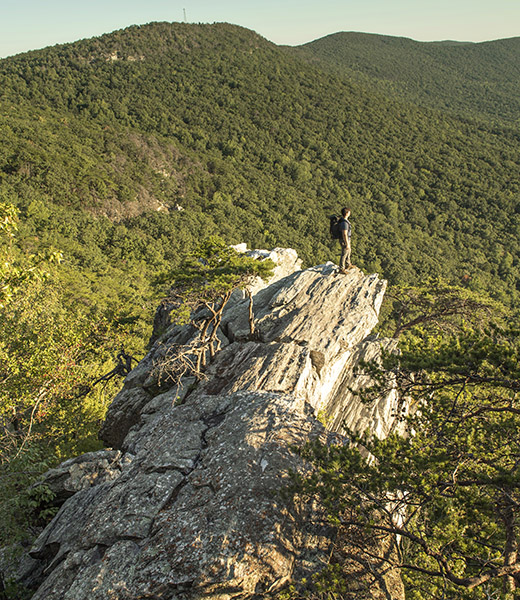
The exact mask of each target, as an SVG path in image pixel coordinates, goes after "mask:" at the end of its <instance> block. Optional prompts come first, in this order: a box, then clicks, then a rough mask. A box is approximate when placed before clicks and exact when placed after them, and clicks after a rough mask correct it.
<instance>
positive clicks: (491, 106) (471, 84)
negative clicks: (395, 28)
mask: <svg viewBox="0 0 520 600" xmlns="http://www.w3.org/2000/svg"><path fill="white" fill-rule="evenodd" d="M299 50H300V51H301V50H304V51H305V52H306V53H307V54H308V55H309V56H310V57H312V58H314V59H318V60H319V63H320V65H322V66H324V67H326V66H329V67H333V68H334V69H335V70H336V71H337V72H340V73H343V74H344V75H347V76H348V77H350V78H352V79H354V80H358V81H359V82H360V83H362V84H365V85H373V86H374V89H376V90H378V91H379V92H382V91H383V90H384V92H385V93H388V94H390V95H394V96H396V97H401V98H403V99H405V100H408V101H410V100H411V101H412V102H416V103H419V104H422V105H424V106H430V107H434V108H439V109H441V110H445V111H450V112H453V113H458V114H461V115H465V116H468V117H470V118H474V117H476V116H478V117H479V118H480V119H485V120H488V121H491V122H499V121H501V120H502V121H507V122H509V123H512V124H517V125H518V114H519V110H520V100H519V92H520V65H519V64H518V54H519V52H520V38H510V39H505V40H496V41H492V42H482V43H478V44H476V43H471V42H466V43H464V42H449V41H446V42H416V41H414V40H411V39H408V38H397V37H389V36H384V35H375V34H367V33H354V32H351V33H345V32H343V33H335V34H332V35H329V36H326V37H324V38H321V39H319V40H315V41H314V42H310V43H308V44H305V45H304V46H303V47H301V48H299Z"/></svg>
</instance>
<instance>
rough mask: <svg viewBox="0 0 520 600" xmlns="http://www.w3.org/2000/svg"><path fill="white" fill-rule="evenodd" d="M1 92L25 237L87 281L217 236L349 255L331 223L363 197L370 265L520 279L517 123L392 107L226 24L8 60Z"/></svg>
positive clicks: (162, 26) (356, 214)
mask: <svg viewBox="0 0 520 600" xmlns="http://www.w3.org/2000/svg"><path fill="white" fill-rule="evenodd" d="M0 90H1V92H0V109H1V115H2V118H1V127H2V133H3V135H2V138H1V140H0V145H1V156H2V162H1V164H0V178H1V182H2V185H3V189H4V190H5V193H6V194H7V195H8V196H9V197H11V198H14V199H16V201H17V203H18V204H19V206H20V208H21V210H22V214H23V217H24V223H25V225H24V227H25V229H24V235H25V237H26V240H29V239H34V236H35V235H36V236H38V237H39V238H40V243H41V244H51V243H52V244H54V245H58V246H59V247H61V248H64V250H65V251H66V253H67V256H68V260H69V264H70V265H71V268H73V269H76V268H77V269H79V270H81V269H83V270H84V269H87V270H88V269H94V270H95V271H96V273H97V274H96V275H95V276H96V277H98V276H99V274H100V273H106V272H107V270H108V271H109V270H111V269H112V270H115V271H116V272H117V273H119V275H118V276H119V277H123V278H125V277H126V279H128V275H129V274H131V273H136V272H139V274H140V275H139V276H140V277H142V274H143V270H144V269H148V270H149V273H150V274H152V273H154V272H157V271H158V270H161V269H162V270H164V269H165V268H168V267H169V266H170V265H172V264H175V263H176V261H178V255H179V253H180V252H182V251H184V250H186V249H188V248H190V247H192V246H193V244H194V243H196V241H197V240H198V239H200V237H201V236H204V235H206V234H209V233H215V232H218V233H220V234H221V235H223V236H224V237H225V238H226V239H227V240H229V241H243V240H245V241H247V242H248V243H249V244H250V245H252V246H256V247H261V246H264V247H265V246H271V247H273V246H276V245H283V246H292V247H295V248H297V249H298V250H299V252H300V254H301V255H302V256H303V258H304V260H305V262H306V264H309V263H311V262H313V263H316V262H320V261H324V260H327V259H329V258H333V259H334V258H335V257H336V253H337V250H336V249H334V248H333V247H332V243H331V242H330V240H329V239H328V233H327V229H328V219H327V216H328V214H330V212H331V211H337V210H338V209H339V208H340V207H341V205H344V204H347V203H348V204H349V205H351V208H352V211H353V218H352V221H353V224H354V260H355V262H356V263H357V264H358V265H359V266H361V267H362V268H364V269H367V270H371V271H373V270H377V271H379V272H381V273H382V274H383V275H384V276H385V277H387V278H389V279H390V281H391V282H393V283H396V282H412V281H415V280H417V278H420V279H423V278H425V277H428V276H430V275H443V276H445V277H447V278H450V279H458V278H460V277H462V276H468V277H469V280H470V282H471V283H470V285H474V286H476V287H479V286H480V287H484V288H489V289H491V290H493V292H494V293H495V294H496V295H498V296H500V297H501V298H502V299H506V298H508V297H511V296H514V295H515V294H516V293H517V289H518V287H519V286H520V283H519V282H520V265H519V263H518V256H519V255H520V247H519V241H518V239H519V237H520V209H519V202H518V192H519V189H520V181H519V179H520V178H519V169H518V156H519V152H518V142H519V138H518V133H517V131H516V129H515V128H513V127H506V126H494V125H488V124H485V123H478V124H476V123H475V122H474V121H472V120H470V119H460V118H455V117H453V116H449V115H445V114H443V113H441V112H439V111H434V110H429V109H421V108H418V107H416V106H413V105H412V104H410V103H405V102H403V101H398V100H391V99H388V98H385V97H384V95H383V94H381V95H377V94H375V93H374V91H373V90H371V89H368V88H366V87H362V86H361V85H359V84H356V83H353V82H352V81H351V80H350V79H348V78H346V77H344V76H340V75H333V74H331V73H330V72H328V71H326V70H323V69H322V68H321V67H320V66H319V65H309V63H308V61H307V60H303V59H302V58H301V57H299V56H294V55H291V54H290V53H288V52H287V50H286V49H283V48H278V47H276V46H275V45H273V44H271V43H269V42H267V41H266V40H264V39H262V38H261V37H259V36H258V35H256V34H254V33H253V32H250V31H248V30H244V29H242V28H239V27H236V26H231V25H226V24H216V25H185V24H167V23H156V24H150V25H148V26H143V27H131V28H129V29H127V30H123V31H119V32H115V33H113V34H110V35H107V36H103V37H101V38H98V39H93V40H84V41H82V42H77V43H75V44H70V45H66V46H57V47H54V48H48V49H45V50H42V51H37V52H32V53H28V54H25V55H20V56H17V57H13V58H11V59H6V60H4V61H1V62H0ZM177 206H179V207H181V208H183V209H184V210H183V211H178V210H175V208H176V207H177ZM158 208H161V209H162V210H160V211H157V209H158ZM100 215H107V216H108V217H111V218H113V217H114V216H115V217H117V218H119V219H123V220H122V221H121V222H120V223H119V224H115V223H114V222H113V221H111V220H107V219H103V218H100ZM78 223H81V225H79V226H78ZM31 243H32V244H34V242H31ZM27 244H29V242H27ZM125 273H126V275H125ZM468 277H465V279H466V280H467V279H468ZM131 279H133V276H132V275H131ZM101 287H104V288H106V287H107V286H106V284H105V285H104V286H101Z"/></svg>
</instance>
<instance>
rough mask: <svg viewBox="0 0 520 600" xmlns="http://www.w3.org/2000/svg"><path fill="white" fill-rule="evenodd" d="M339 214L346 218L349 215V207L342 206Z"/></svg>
mask: <svg viewBox="0 0 520 600" xmlns="http://www.w3.org/2000/svg"><path fill="white" fill-rule="evenodd" d="M341 216H342V217H343V218H344V219H346V218H347V217H349V216H350V208H342V209H341Z"/></svg>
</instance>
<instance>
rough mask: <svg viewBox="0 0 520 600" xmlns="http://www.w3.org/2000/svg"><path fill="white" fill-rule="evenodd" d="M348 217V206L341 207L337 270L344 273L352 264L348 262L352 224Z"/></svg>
mask: <svg viewBox="0 0 520 600" xmlns="http://www.w3.org/2000/svg"><path fill="white" fill-rule="evenodd" d="M349 217H350V208H342V209H341V219H340V220H339V225H338V229H339V243H340V244H341V258H340V259H339V272H340V273H346V272H347V270H348V269H350V267H351V266H352V264H351V262H350V252H351V248H350V236H351V234H352V226H351V224H350V221H349V220H348V218H349Z"/></svg>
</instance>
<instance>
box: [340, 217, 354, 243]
mask: <svg viewBox="0 0 520 600" xmlns="http://www.w3.org/2000/svg"><path fill="white" fill-rule="evenodd" d="M338 229H339V230H340V231H346V232H347V238H348V240H349V242H350V236H351V235H352V225H351V224H350V221H349V220H348V219H340V220H339V226H338ZM340 239H343V238H342V237H341V238H340Z"/></svg>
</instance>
